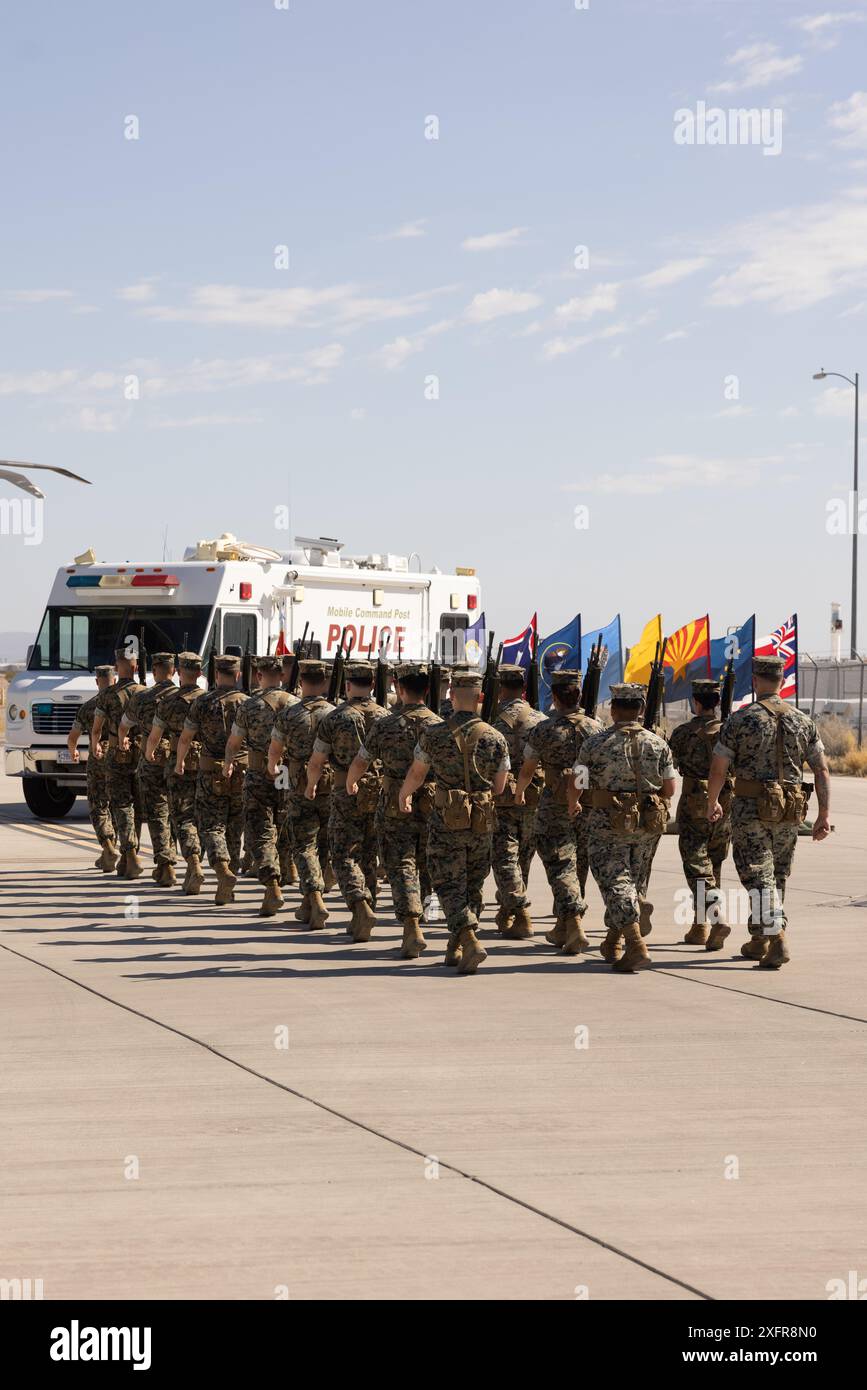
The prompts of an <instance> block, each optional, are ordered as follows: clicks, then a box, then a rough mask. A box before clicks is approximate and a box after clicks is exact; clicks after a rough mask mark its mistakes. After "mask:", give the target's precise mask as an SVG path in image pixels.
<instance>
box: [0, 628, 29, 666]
mask: <svg viewBox="0 0 867 1390" xmlns="http://www.w3.org/2000/svg"><path fill="white" fill-rule="evenodd" d="M32 641H33V633H32V632H0V666H8V665H10V664H12V663H14V664H16V665H20V664H21V663H22V662H23V661H24V659H25V657H26V656H27V648H28V647H29V646H30V643H31V642H32Z"/></svg>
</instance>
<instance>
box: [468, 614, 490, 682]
mask: <svg viewBox="0 0 867 1390" xmlns="http://www.w3.org/2000/svg"><path fill="white" fill-rule="evenodd" d="M487 655H488V634H487V629H486V628H485V615H484V613H483V614H482V615H481V617H480V618H476V621H475V622H474V623H470V625H469V627H468V628H467V630H466V632H465V633H464V659H465V661H466V662H467V665H469V666H478V667H479V668H480V669H481V670H483V669H484V667H485V661H486V658H487Z"/></svg>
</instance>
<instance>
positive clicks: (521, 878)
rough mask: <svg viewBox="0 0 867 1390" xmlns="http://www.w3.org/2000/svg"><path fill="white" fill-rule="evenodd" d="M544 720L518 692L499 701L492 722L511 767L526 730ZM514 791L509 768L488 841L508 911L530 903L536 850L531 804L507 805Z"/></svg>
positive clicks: (517, 758) (518, 759) (517, 760)
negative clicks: (491, 833)
mask: <svg viewBox="0 0 867 1390" xmlns="http://www.w3.org/2000/svg"><path fill="white" fill-rule="evenodd" d="M544 720H545V715H544V714H543V713H542V712H541V710H537V709H533V706H532V705H530V704H528V703H527V701H526V700H525V699H524V698H523V697H522V696H521V695H520V694H518V695H516V696H514V697H510V698H509V699H506V700H504V701H503V702H502V704H501V705H500V707H499V709H498V711H497V717H496V719H495V720H494V725H493V726H494V728H495V729H496V730H497V731H498V733H501V734H502V735H503V738H504V739H505V740H506V747H507V748H508V750H509V762H510V764H511V766H512V768H513V769H514V770H516V771H517V770H519V769H520V767H521V762H522V761H523V756H524V746H525V744H526V742H527V737H528V735H529V732H530V730H531V729H532V728H533V727H534V725H536V724H540V723H542V722H543V721H544ZM538 785H541V784H538ZM514 795H515V775H514V771H513V772H510V773H509V776H508V777H507V779H506V790H505V792H504V793H503V795H502V797H501V798H500V799H499V801H498V802H497V807H496V814H495V820H494V834H493V839H492V841H491V868H492V869H493V871H494V881H495V883H496V885H497V891H498V892H499V895H500V902H501V904H502V906H503V907H505V908H506V909H507V911H509V912H515V911H516V910H517V909H518V908H519V907H529V905H530V899H529V898H528V896H527V879H528V876H529V873H530V864H531V863H532V860H533V855H534V853H535V850H536V831H535V825H536V809H535V806H531V805H524V806H510V805H509V804H508V803H509V801H511V800H512V799H513V798H514Z"/></svg>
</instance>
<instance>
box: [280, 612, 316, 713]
mask: <svg viewBox="0 0 867 1390" xmlns="http://www.w3.org/2000/svg"><path fill="white" fill-rule="evenodd" d="M309 626H310V621H309V619H308V621H307V622H306V623H305V624H304V631H303V632H302V634H301V641H300V642H299V643H298V646H297V647H295V650H294V651H293V653H292V665H291V666H290V667H289V674H288V675H287V677H286V679H285V680H284V682H283V689H284V690H288V691H289V692H290V694H293V695H294V693H295V686H296V685H297V684H298V662H299V661H300V660H301V654H302V652H303V651H304V642H305V640H306V638H307V629H308V628H309ZM310 637H311V640H312V638H313V634H312V632H311V634H310ZM294 645H295V644H294V643H293V647H294Z"/></svg>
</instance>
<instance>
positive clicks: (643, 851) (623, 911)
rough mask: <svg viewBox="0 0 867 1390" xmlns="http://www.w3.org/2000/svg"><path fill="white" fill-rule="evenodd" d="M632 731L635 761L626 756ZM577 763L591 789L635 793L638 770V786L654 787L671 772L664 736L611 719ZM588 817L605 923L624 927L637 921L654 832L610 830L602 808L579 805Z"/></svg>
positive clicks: (617, 928)
mask: <svg viewBox="0 0 867 1390" xmlns="http://www.w3.org/2000/svg"><path fill="white" fill-rule="evenodd" d="M632 735H634V748H635V752H634V756H635V760H636V761H635V764H634V765H633V763H632V762H631V761H630V758H631V757H632V756H633V754H632V739H631V737H630V736H632ZM578 766H579V767H583V768H586V770H587V776H588V778H589V786H590V787H591V788H594V789H595V788H602V789H604V790H607V791H614V792H634V791H635V790H636V787H637V779H636V774H635V770H634V767H635V766H637V767H638V769H639V770H640V773H641V782H642V786H643V789H644V790H645V791H649V792H654V791H655V792H659V791H660V790H661V788H662V784H663V781H665V779H666V778H669V777H673V776H674V764H673V763H672V758H671V749H670V748H669V746H668V744H667V743H666V741H665V739H663V738H660V737H659V735H658V734H655V733H652V732H651V731H650V730H649V729H645V728H643V726H642V725H641V724H639V723H637V722H633V721H631V720H630V721H629V722H628V723H624V724H612V725H611V727H610V728H608V729H604V730H603V731H602V732H601V733H598V734H594V735H593V737H592V738H589V739H588V740H587V742H586V743H585V744H584V746H583V748H582V749H581V753H580V755H579V757H578ZM585 817H586V820H587V836H588V848H589V853H590V868H591V871H592V873H593V877H594V878H595V880H596V883H597V885H598V887H599V891H600V893H601V894H602V897H603V899H604V901H605V925H606V927H607V928H608V929H609V930H614V931H623V929H624V928H625V927H628V926H630V925H631V924H632V923H634V922H637V921H638V920H639V905H640V902H642V901H644V898H645V894H646V892H647V885H648V881H649V879H650V869H651V865H652V863H653V856H654V853H655V851H656V846H657V844H658V843H659V835H658V834H656V833H652V832H649V831H646V830H642V829H638V830H633V831H626V830H615V829H614V827H613V825H612V812H611V810H609V809H608V808H606V807H594V808H592V809H586V810H582V814H581V817H580V818H581V820H584V818H585Z"/></svg>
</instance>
